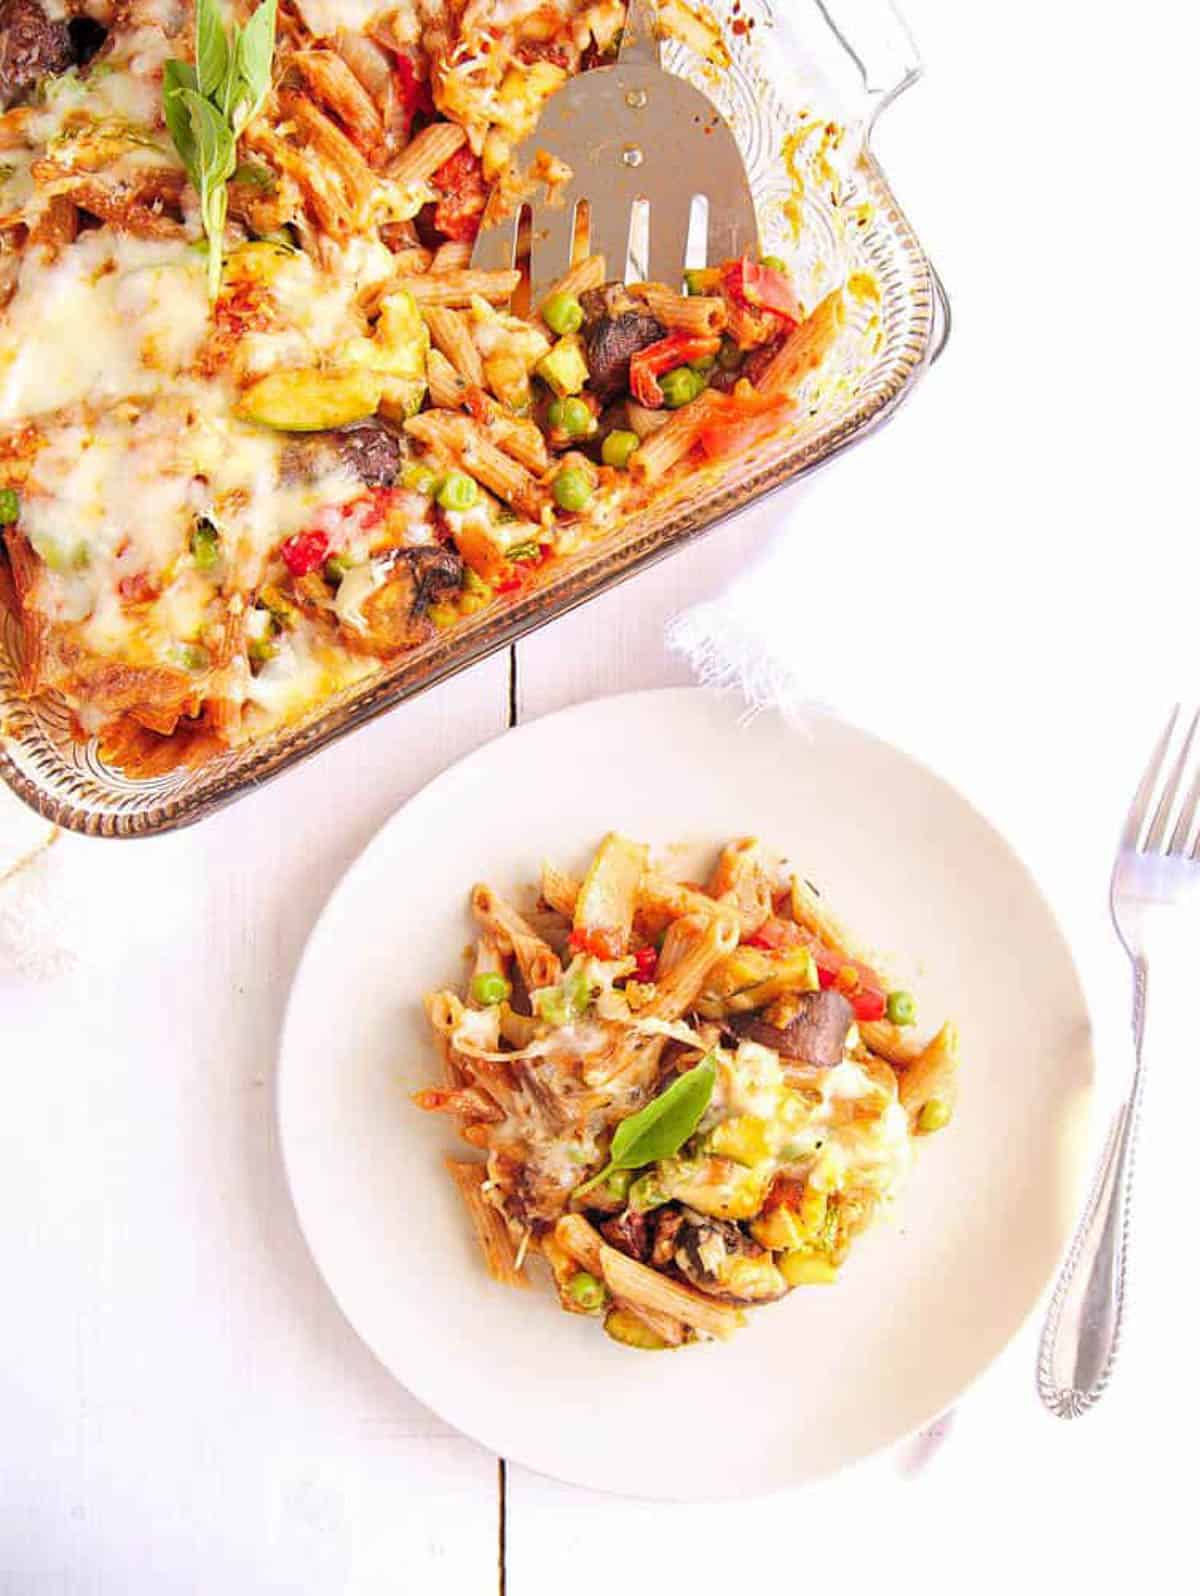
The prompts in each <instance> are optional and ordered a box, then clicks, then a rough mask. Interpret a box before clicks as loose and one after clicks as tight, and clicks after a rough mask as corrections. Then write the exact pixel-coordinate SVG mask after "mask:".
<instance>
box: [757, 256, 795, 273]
mask: <svg viewBox="0 0 1200 1596" xmlns="http://www.w3.org/2000/svg"><path fill="white" fill-rule="evenodd" d="M762 263H763V265H764V266H767V267H769V268H770V270H771V271H773V272H782V273H783V274H784V276H785V277H786V276H787V274H788V270H789V267H788V263H787V261H785V260H784V258H783V256H782V255H764V256H763V258H762Z"/></svg>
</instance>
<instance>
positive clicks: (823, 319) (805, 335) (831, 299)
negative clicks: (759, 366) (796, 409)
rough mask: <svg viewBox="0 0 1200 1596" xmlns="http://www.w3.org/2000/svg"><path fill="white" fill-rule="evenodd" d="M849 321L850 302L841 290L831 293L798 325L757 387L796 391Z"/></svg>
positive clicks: (767, 390)
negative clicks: (847, 308) (847, 307)
mask: <svg viewBox="0 0 1200 1596" xmlns="http://www.w3.org/2000/svg"><path fill="white" fill-rule="evenodd" d="M845 320H846V301H845V297H844V295H843V294H842V291H841V289H840V288H839V289H835V290H834V291H833V293H832V294H827V295H826V296H825V298H824V299H823V300H822V301H821V302H820V304H819V305H818V306H817V308H816V309H815V310H814V311H813V313H812V315H811V316H809V317H808V318H807V319H806V320H805V321H802V322H801V323H800V325H799V327H797V328H796V330H795V332H793V333H792V334H791V335H790V336H789V338H788V339H787V341H786V342H785V343H784V345H783V347H782V348H781V349H780V351H779V353H778V354H777V355H776V356H775V358H774V359H773V360H772V361H771V364H770V365H769V366H768V367H767V369H766V371H765V372H764V373H763V375H762V376H761V377H760V378H759V380H758V383H757V387H758V390H759V392H760V393H764V394H786V393H792V392H794V391H795V389H796V388H798V387H799V386H800V384H801V383H802V382H803V381H804V379H805V377H807V376H808V375H809V373H810V372H813V371H815V370H816V369H817V367H818V366H820V365H821V364H822V362H823V361H824V360H825V359H826V357H827V356H828V354H829V351H830V350H831V349H832V347H833V345H834V342H835V341H836V339H837V336H838V334H839V333H840V332H841V330H842V327H843V326H844V324H845Z"/></svg>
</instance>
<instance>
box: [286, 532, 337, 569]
mask: <svg viewBox="0 0 1200 1596" xmlns="http://www.w3.org/2000/svg"><path fill="white" fill-rule="evenodd" d="M279 552H280V555H281V556H282V557H283V563H284V564H285V565H286V566H287V568H288V570H289V571H290V572H291V573H292V575H293V576H307V575H308V574H309V572H310V571H315V570H316V569H317V567H318V566H319V565H323V564H324V563H325V556H326V555H327V554H328V553H329V536H328V534H327V533H325V532H322V531H320V530H319V529H317V528H314V529H313V530H312V531H311V532H297V533H296V534H295V536H294V537H290V538H288V539H287V541H286V542H285V543H283V544H281V545H280V549H279Z"/></svg>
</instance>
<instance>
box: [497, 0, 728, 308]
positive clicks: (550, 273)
mask: <svg viewBox="0 0 1200 1596" xmlns="http://www.w3.org/2000/svg"><path fill="white" fill-rule="evenodd" d="M656 16H657V10H656V7H655V5H654V0H630V4H629V8H628V12H627V15H626V21H625V31H624V35H623V37H622V42H621V49H620V52H619V55H618V58H617V61H616V64H615V65H613V66H608V67H597V68H594V69H593V70H592V71H590V72H581V73H580V74H579V75H578V76H577V77H574V78H572V79H571V80H570V81H569V82H568V83H566V84H565V85H564V86H563V87H562V88H561V89H559V90H558V91H557V93H555V94H553V95H552V96H551V97H550V99H549V100H547V102H546V104H545V106H544V107H543V109H542V114H541V118H540V119H539V121H538V125H537V127H536V129H535V130H534V132H533V133H531V134H530V136H529V137H528V138H527V139H526V140H525V142H524V143H523V144H521V145H520V146H519V147H518V148H517V149H516V150H515V151H514V152H513V164H514V166H515V167H516V168H517V170H519V171H521V172H525V171H527V170H528V169H529V167H530V166H531V165H532V164H533V161H534V158H535V157H536V156H537V155H539V154H540V153H541V152H543V151H548V152H549V153H550V154H552V155H555V156H557V157H558V159H559V160H561V161H562V162H564V164H565V165H566V166H568V167H569V168H570V169H571V171H572V173H573V174H574V175H573V177H572V180H571V182H570V183H569V184H568V185H567V188H566V190H565V193H564V194H563V195H562V196H561V197H560V198H556V200H555V201H554V203H553V204H543V205H535V206H533V236H532V245H531V260H530V289H531V296H532V301H533V303H534V304H535V305H538V304H540V303H541V301H542V300H543V299H544V297H545V295H546V292H547V291H548V289H549V288H550V286H551V285H552V284H553V283H554V282H555V281H556V280H557V279H558V278H560V277H561V276H563V274H564V273H565V272H566V271H567V269H568V268H569V267H570V266H571V265H572V263H573V251H574V245H575V236H576V227H575V221H576V211H577V210H578V208H579V206H580V205H581V204H586V207H587V211H586V215H587V220H588V230H589V234H590V238H589V243H588V246H587V253H589V254H593V255H603V256H604V257H605V259H606V261H607V263H608V276H609V278H610V280H611V279H614V278H618V277H619V278H626V279H627V280H628V281H630V282H637V281H652V282H664V283H667V284H669V285H670V286H671V287H672V288H674V287H677V286H678V285H679V283H680V282H681V280H682V276H683V268H684V265H685V255H686V254H688V246H689V237H690V236H691V233H692V210H693V201H694V200H695V199H697V198H702V199H703V200H704V201H705V202H706V206H707V217H706V228H705V234H706V236H705V237H704V239H703V240H701V239H700V238H699V228H697V229H696V235H697V236H696V238H695V240H694V247H695V250H696V254H695V258H694V259H689V260H688V261H687V264H689V265H693V266H703V265H704V264H705V263H706V261H721V260H728V259H731V258H733V257H736V256H739V255H743V254H745V253H746V252H747V251H748V250H755V249H757V247H758V222H757V218H756V216H755V211H754V197H753V195H752V194H751V192H750V183H749V180H748V178H747V176H746V167H745V163H744V162H743V160H742V156H741V152H740V150H739V149H738V146H737V141H736V140H735V139H734V136H733V134H732V132H731V131H730V129H729V126H728V124H727V123H726V122H725V120H724V118H723V117H722V116H721V115H720V113H719V112H718V111H717V109H716V107H715V106H714V105H713V103H712V101H711V100H709V99H708V97H707V96H706V95H704V94H702V93H701V92H700V90H699V89H697V88H695V87H693V85H692V84H690V83H688V82H686V81H685V80H684V79H683V78H681V77H677V76H676V75H675V74H674V73H672V72H667V71H664V70H663V66H662V57H661V51H660V47H659V41H658V33H657V27H656ZM523 208H524V207H521V206H518V207H517V214H516V215H509V216H506V217H505V218H503V219H502V220H501V221H499V222H496V223H494V224H490V225H485V226H484V227H483V228H482V229H481V231H480V233H479V237H478V238H477V239H476V241H475V248H474V251H473V253H472V257H471V264H472V266H474V267H476V268H477V269H479V270H481V271H504V270H507V269H509V268H510V267H511V266H512V265H513V264H514V262H515V261H516V258H517V245H518V232H519V224H520V212H521V210H522V209H523ZM647 229H648V231H649V244H648V246H647V244H646V241H645V237H644V234H645V232H646V230H647ZM701 244H702V246H703V247H701ZM627 264H628V266H629V272H628V274H627V271H626V267H627Z"/></svg>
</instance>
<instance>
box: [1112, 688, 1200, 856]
mask: <svg viewBox="0 0 1200 1596" xmlns="http://www.w3.org/2000/svg"><path fill="white" fill-rule="evenodd" d="M1184 725H1186V727H1187V730H1186V731H1185V732H1183V736H1182V741H1180V739H1179V737H1178V736H1177V733H1178V732H1179V731H1180V729H1181V728H1182V727H1183V726H1184ZM1198 730H1200V710H1197V711H1196V713H1195V714H1193V715H1192V716H1191V717H1190V719H1189V718H1188V717H1187V716H1185V715H1184V714H1183V712H1182V706H1181V705H1179V704H1176V706H1175V708H1174V709H1173V710H1172V711H1171V715H1170V718H1169V719H1168V721H1167V725H1166V729H1165V730H1164V732H1163V734H1162V736H1161V737H1160V738H1159V740H1158V742H1157V744H1156V745H1155V749H1154V752H1153V754H1152V755H1151V756H1150V763H1149V765H1148V766H1147V767H1146V774H1145V775H1144V776H1143V777H1142V781H1141V785H1140V786H1139V787H1138V790H1137V792H1136V794H1135V795H1134V800H1133V804H1132V806H1131V808H1130V811H1129V818H1128V820H1127V821H1126V823H1125V833H1124V835H1123V837H1122V838H1121V846H1122V847H1123V848H1127V849H1130V850H1132V851H1134V852H1136V853H1147V854H1149V853H1161V854H1168V855H1170V856H1172V857H1174V858H1179V859H1183V858H1190V859H1198V860H1200V834H1197V835H1195V836H1194V835H1193V833H1194V832H1195V827H1196V816H1197V813H1200V749H1198V748H1197V731H1198ZM1172 820H1174V826H1173V827H1172ZM1168 828H1172V829H1171V831H1170V841H1169V842H1168V841H1167V832H1168ZM1189 843H1190V846H1189Z"/></svg>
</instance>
